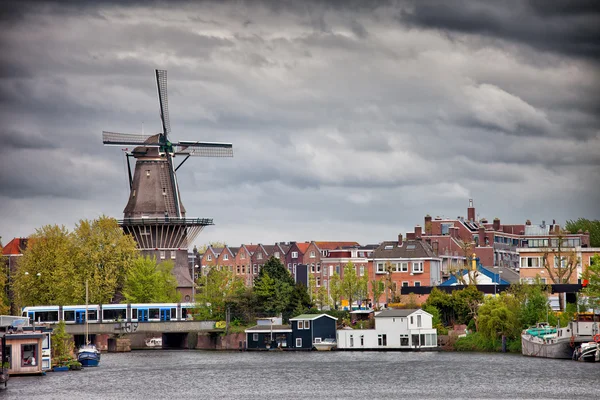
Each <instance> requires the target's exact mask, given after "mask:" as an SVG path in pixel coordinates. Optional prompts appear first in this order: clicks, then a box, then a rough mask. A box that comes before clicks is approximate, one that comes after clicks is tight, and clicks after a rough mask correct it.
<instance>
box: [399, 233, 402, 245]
mask: <svg viewBox="0 0 600 400" xmlns="http://www.w3.org/2000/svg"><path fill="white" fill-rule="evenodd" d="M398 246H402V234H401V233H399V234H398Z"/></svg>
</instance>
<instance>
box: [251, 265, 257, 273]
mask: <svg viewBox="0 0 600 400" xmlns="http://www.w3.org/2000/svg"><path fill="white" fill-rule="evenodd" d="M252 271H253V272H254V275H256V274H258V266H257V265H256V264H254V265H253V266H252Z"/></svg>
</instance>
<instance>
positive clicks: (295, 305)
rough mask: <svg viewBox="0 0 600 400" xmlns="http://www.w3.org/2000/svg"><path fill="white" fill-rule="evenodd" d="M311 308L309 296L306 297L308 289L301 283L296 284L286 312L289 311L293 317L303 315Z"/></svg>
mask: <svg viewBox="0 0 600 400" xmlns="http://www.w3.org/2000/svg"><path fill="white" fill-rule="evenodd" d="M311 307H312V302H311V300H310V296H309V295H308V289H307V288H306V286H305V285H304V284H303V283H302V282H298V283H296V286H294V291H293V292H292V298H291V300H290V304H289V306H288V310H291V311H292V313H293V314H294V315H300V314H304V313H305V312H306V311H308V310H309V309H310V308H311Z"/></svg>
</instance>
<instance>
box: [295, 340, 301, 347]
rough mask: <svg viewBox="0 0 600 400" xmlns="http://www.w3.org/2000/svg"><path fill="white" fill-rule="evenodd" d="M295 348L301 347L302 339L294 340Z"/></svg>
mask: <svg viewBox="0 0 600 400" xmlns="http://www.w3.org/2000/svg"><path fill="white" fill-rule="evenodd" d="M296 347H302V338H296Z"/></svg>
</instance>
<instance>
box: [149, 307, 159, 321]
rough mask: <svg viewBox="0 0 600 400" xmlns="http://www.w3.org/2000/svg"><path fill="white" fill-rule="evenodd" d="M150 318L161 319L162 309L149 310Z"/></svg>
mask: <svg viewBox="0 0 600 400" xmlns="http://www.w3.org/2000/svg"><path fill="white" fill-rule="evenodd" d="M148 318H149V319H159V318H160V311H159V309H158V308H151V309H149V310H148Z"/></svg>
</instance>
